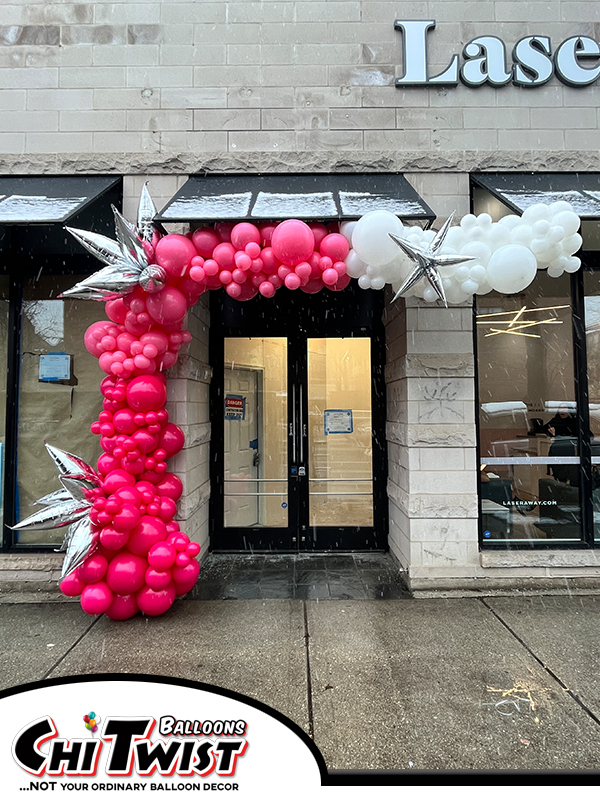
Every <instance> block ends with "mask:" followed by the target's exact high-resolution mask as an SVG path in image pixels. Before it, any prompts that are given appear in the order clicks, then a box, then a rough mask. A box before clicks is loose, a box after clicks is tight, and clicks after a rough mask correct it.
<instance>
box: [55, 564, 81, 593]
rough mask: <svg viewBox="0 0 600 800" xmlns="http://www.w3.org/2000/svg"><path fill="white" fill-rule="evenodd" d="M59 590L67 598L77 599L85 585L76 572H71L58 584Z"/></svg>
mask: <svg viewBox="0 0 600 800" xmlns="http://www.w3.org/2000/svg"><path fill="white" fill-rule="evenodd" d="M59 588H60V590H61V592H62V593H63V594H64V595H66V596H67V597H79V595H80V594H81V593H82V592H83V590H84V588H85V583H84V582H83V581H82V580H81V578H80V577H79V576H78V574H77V570H73V572H70V573H69V574H68V575H67V576H66V577H64V578H63V579H62V581H61V582H60V587H59Z"/></svg>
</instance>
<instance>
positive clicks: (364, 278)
mask: <svg viewBox="0 0 600 800" xmlns="http://www.w3.org/2000/svg"><path fill="white" fill-rule="evenodd" d="M358 285H359V286H360V288H361V289H370V288H371V278H369V276H368V275H361V276H360V278H359V279H358Z"/></svg>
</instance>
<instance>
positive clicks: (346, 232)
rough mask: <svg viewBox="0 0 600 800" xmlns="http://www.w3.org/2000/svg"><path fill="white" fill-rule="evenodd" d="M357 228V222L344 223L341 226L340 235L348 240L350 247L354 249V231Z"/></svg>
mask: <svg viewBox="0 0 600 800" xmlns="http://www.w3.org/2000/svg"><path fill="white" fill-rule="evenodd" d="M354 228H356V222H342V224H341V225H340V233H341V234H342V236H344V237H345V238H346V240H347V241H348V244H349V245H350V247H352V231H353V230H354Z"/></svg>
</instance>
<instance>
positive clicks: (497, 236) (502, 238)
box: [482, 217, 521, 253]
mask: <svg viewBox="0 0 600 800" xmlns="http://www.w3.org/2000/svg"><path fill="white" fill-rule="evenodd" d="M504 219H507V218H506V217H504ZM515 219H516V220H517V222H520V221H521V220H520V218H519V217H515ZM510 231H511V229H510V228H508V227H507V226H506V225H500V223H499V222H495V223H494V224H493V225H492V227H491V228H489V229H488V230H487V231H486V232H485V236H484V237H483V240H482V241H483V243H484V244H487V246H488V247H489V248H490V250H491V252H492V253H493V252H494V250H498V248H499V247H504V245H505V244H510V242H511V238H510Z"/></svg>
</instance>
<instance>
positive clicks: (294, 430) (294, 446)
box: [290, 383, 296, 464]
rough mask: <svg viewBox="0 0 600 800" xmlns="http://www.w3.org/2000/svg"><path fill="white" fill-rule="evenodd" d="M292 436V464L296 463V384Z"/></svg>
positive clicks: (294, 385) (293, 394)
mask: <svg viewBox="0 0 600 800" xmlns="http://www.w3.org/2000/svg"><path fill="white" fill-rule="evenodd" d="M290 429H291V434H292V462H293V463H294V464H295V463H296V384H295V383H293V384H292V422H291V423H290Z"/></svg>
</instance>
